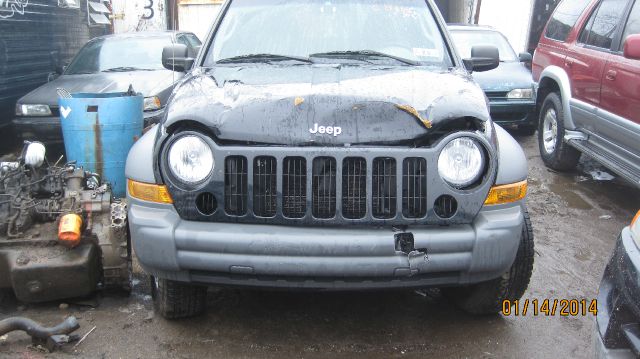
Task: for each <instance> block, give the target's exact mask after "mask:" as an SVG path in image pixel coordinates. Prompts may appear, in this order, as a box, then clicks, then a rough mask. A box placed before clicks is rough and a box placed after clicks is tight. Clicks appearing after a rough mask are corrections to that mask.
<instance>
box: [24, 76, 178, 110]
mask: <svg viewBox="0 0 640 359" xmlns="http://www.w3.org/2000/svg"><path fill="white" fill-rule="evenodd" d="M183 76H184V75H183V74H182V73H177V72H173V71H169V70H157V71H131V72H101V73H97V74H83V75H62V76H60V77H58V78H56V79H55V80H53V81H51V82H48V83H46V84H44V85H42V86H40V87H38V88H37V89H35V90H33V91H31V92H29V93H28V94H26V95H25V96H23V97H22V98H21V99H20V100H19V101H18V103H28V104H45V105H49V106H57V105H58V95H57V93H56V89H57V88H64V89H66V90H67V91H69V92H71V93H79V92H82V93H108V92H126V91H127V90H128V89H129V85H132V86H133V89H134V90H135V91H136V92H140V93H142V94H143V95H144V96H154V95H156V94H158V93H159V92H161V91H163V90H165V89H167V88H169V87H171V85H172V84H173V83H174V82H175V81H177V80H179V79H180V78H182V77H183Z"/></svg>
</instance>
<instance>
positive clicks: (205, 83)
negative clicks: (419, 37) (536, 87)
mask: <svg viewBox="0 0 640 359" xmlns="http://www.w3.org/2000/svg"><path fill="white" fill-rule="evenodd" d="M460 117H475V118H478V119H480V120H482V121H486V120H488V119H489V113H488V107H487V101H486V97H485V96H484V93H483V92H482V90H481V89H480V88H479V87H478V86H477V85H476V84H475V82H473V79H472V78H471V77H470V76H469V75H468V74H467V73H466V72H463V71H460V70H451V71H446V70H445V71H443V70H438V69H435V70H434V69H433V68H426V67H406V66H403V67H370V66H345V65H342V66H341V65H299V66H280V65H267V64H264V65H253V66H247V65H243V66H220V67H217V68H213V69H197V70H194V71H193V72H192V73H191V74H190V75H188V76H187V77H185V79H184V80H183V81H182V82H181V84H180V85H179V86H178V88H177V89H176V90H175V92H174V95H173V98H172V100H171V102H170V104H169V106H168V107H167V117H166V118H165V121H164V125H165V128H167V127H170V126H172V125H173V124H175V123H177V122H180V121H184V120H189V121H197V122H200V123H201V124H203V125H205V126H207V127H208V128H210V129H211V130H212V132H213V133H214V134H215V136H216V137H217V138H218V139H220V140H226V141H241V142H254V143H263V144H282V145H314V144H318V145H342V144H366V143H391V142H397V141H404V140H412V139H416V138H419V137H422V136H424V135H426V134H428V133H429V131H433V130H435V129H437V128H438V127H439V126H442V125H444V124H446V123H447V122H448V121H449V120H451V119H457V118H460Z"/></svg>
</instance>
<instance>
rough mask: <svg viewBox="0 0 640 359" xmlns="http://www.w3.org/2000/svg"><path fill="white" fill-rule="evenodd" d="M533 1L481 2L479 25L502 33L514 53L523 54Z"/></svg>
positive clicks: (487, 0) (490, 0)
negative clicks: (490, 27)
mask: <svg viewBox="0 0 640 359" xmlns="http://www.w3.org/2000/svg"><path fill="white" fill-rule="evenodd" d="M532 10H533V0H482V8H481V9H480V21H479V23H480V25H489V26H492V27H493V28H495V29H497V30H499V31H500V32H502V33H503V34H504V35H505V36H506V37H507V38H508V39H509V42H511V46H513V48H514V49H515V50H516V52H525V51H526V50H527V42H528V41H529V27H530V24H531V12H532Z"/></svg>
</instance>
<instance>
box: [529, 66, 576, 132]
mask: <svg viewBox="0 0 640 359" xmlns="http://www.w3.org/2000/svg"><path fill="white" fill-rule="evenodd" d="M545 79H550V80H553V81H554V82H555V83H557V84H558V87H559V88H560V97H561V99H562V107H563V112H564V127H565V128H566V129H569V130H575V129H576V126H575V124H574V123H573V117H572V116H571V107H570V106H571V81H569V75H567V72H566V71H565V70H564V69H563V68H561V67H559V66H548V67H547V68H545V69H544V70H543V71H542V73H541V74H540V82H539V84H542V82H543V81H544V80H545ZM539 91H540V90H538V92H539ZM539 99H540V101H544V99H543V98H539Z"/></svg>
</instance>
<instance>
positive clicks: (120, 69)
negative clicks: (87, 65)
mask: <svg viewBox="0 0 640 359" xmlns="http://www.w3.org/2000/svg"><path fill="white" fill-rule="evenodd" d="M128 71H153V69H143V68H139V67H133V66H120V67H113V68H110V69H106V70H102V72H128Z"/></svg>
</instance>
